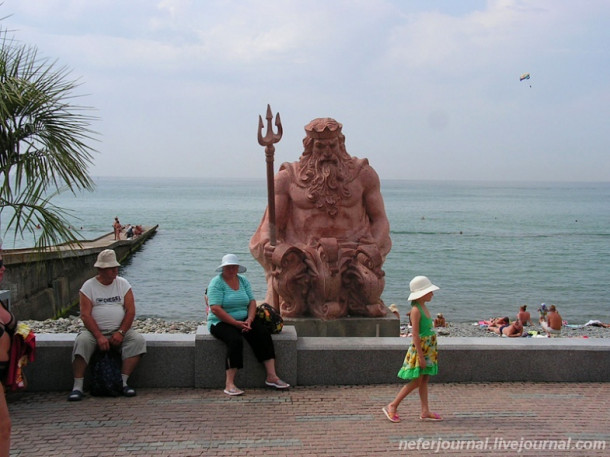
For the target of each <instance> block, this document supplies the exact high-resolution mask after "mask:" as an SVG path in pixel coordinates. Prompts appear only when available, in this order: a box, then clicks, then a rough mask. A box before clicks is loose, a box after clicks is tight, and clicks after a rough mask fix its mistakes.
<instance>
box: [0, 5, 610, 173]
mask: <svg viewBox="0 0 610 457" xmlns="http://www.w3.org/2000/svg"><path fill="white" fill-rule="evenodd" d="M7 16H8V17H7ZM0 18H4V19H2V20H1V21H0V25H1V26H2V28H3V29H5V30H6V29H8V30H9V31H10V33H11V34H12V36H13V37H14V38H15V39H16V40H18V41H19V42H22V43H24V44H28V45H33V46H35V47H36V48H37V50H38V56H39V57H41V58H46V59H49V63H53V65H55V66H57V67H62V66H65V67H67V68H69V69H70V75H69V78H70V79H72V80H78V81H79V82H80V86H79V87H78V88H77V89H76V91H75V92H74V94H75V95H78V97H77V98H76V99H75V100H74V101H73V103H76V104H78V105H82V106H88V107H93V108H94V109H95V110H94V115H95V116H96V120H95V121H93V122H92V124H91V128H92V129H93V130H94V131H95V132H97V135H96V141H92V142H91V143H90V145H91V147H93V148H94V149H95V150H96V152H95V154H94V159H93V164H92V165H91V167H90V170H89V171H90V174H91V175H92V176H93V177H96V176H116V177H193V178H212V177H213V178H254V179H259V178H260V179H264V177H265V170H266V165H265V155H264V148H263V147H261V146H260V145H259V144H258V141H257V132H258V116H259V115H262V116H263V118H264V117H265V113H266V109H267V104H270V106H271V109H272V111H273V113H274V114H275V113H276V112H279V113H280V117H281V121H282V126H283V130H284V134H283V137H282V139H281V141H280V142H279V143H277V144H276V152H275V170H277V169H278V167H279V164H280V163H282V162H286V161H289V162H291V161H295V160H297V159H298V158H299V156H300V155H301V152H302V150H303V147H302V140H303V137H304V135H305V132H304V129H303V127H304V126H305V125H306V124H307V123H309V122H310V121H311V120H312V119H314V118H318V117H332V118H334V119H336V120H337V121H339V122H341V123H342V124H343V133H344V134H345V136H346V146H347V151H348V152H349V153H350V154H351V155H353V156H357V157H366V158H368V159H369V162H370V164H371V165H372V166H373V168H374V169H375V170H376V171H377V173H378V174H379V176H380V177H381V179H382V180H383V179H408V180H421V179H425V180H430V179H432V180H486V181H487V180H491V181H545V182H547V181H548V182H551V181H609V180H610V158H608V152H609V148H610V129H609V128H608V120H609V119H610V27H608V24H610V2H608V1H607V0H579V1H573V0H489V1H475V0H459V1H456V0H447V1H443V0H410V1H403V0H395V1H391V0H330V1H329V0H308V1H297V0H242V1H236V0H205V1H196V0H160V1H159V0H158V1H154V0H129V1H125V0H3V3H2V4H0ZM526 72H527V73H530V75H531V78H530V79H529V80H525V81H522V82H521V81H519V76H520V75H521V74H523V73H526Z"/></svg>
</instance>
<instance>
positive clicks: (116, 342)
mask: <svg viewBox="0 0 610 457" xmlns="http://www.w3.org/2000/svg"><path fill="white" fill-rule="evenodd" d="M93 266H94V267H95V268H97V276H95V277H93V278H90V279H88V280H87V281H85V283H84V284H83V286H82V288H81V290H80V317H81V319H82V321H83V324H84V326H85V330H83V331H82V332H81V333H79V334H78V336H77V337H76V340H75V342H74V349H73V351H72V370H73V372H74V387H73V389H72V392H71V393H70V395H69V396H68V400H69V401H79V400H81V399H82V398H83V381H84V377H85V370H86V369H87V365H88V363H89V360H90V358H91V355H92V354H93V352H94V351H95V350H96V349H98V350H100V351H108V350H110V349H111V348H114V349H117V350H120V352H121V355H122V360H123V362H122V366H121V375H122V377H123V395H125V396H126V397H133V396H135V395H136V391H135V390H134V389H133V388H132V387H130V386H128V385H127V379H128V378H129V375H130V374H131V373H132V372H133V370H134V369H135V367H136V365H137V364H138V362H139V361H140V357H141V356H142V354H145V353H146V340H145V339H144V337H143V336H142V335H140V334H139V333H137V332H136V331H135V330H133V329H132V328H131V325H132V323H133V320H134V318H135V315H136V305H135V299H134V296H133V292H132V290H131V285H130V284H129V282H127V280H126V279H123V278H121V277H120V276H118V273H119V262H117V260H116V254H115V252H114V251H113V250H112V249H106V250H104V251H102V252H100V253H99V255H98V257H97V262H95V264H94V265H93Z"/></svg>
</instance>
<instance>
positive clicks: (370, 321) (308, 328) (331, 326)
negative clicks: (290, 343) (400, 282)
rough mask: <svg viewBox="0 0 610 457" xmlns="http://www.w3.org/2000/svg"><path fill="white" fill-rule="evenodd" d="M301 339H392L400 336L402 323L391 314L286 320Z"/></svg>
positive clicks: (285, 322) (285, 323)
mask: <svg viewBox="0 0 610 457" xmlns="http://www.w3.org/2000/svg"><path fill="white" fill-rule="evenodd" d="M284 325H292V326H294V327H295V329H296V331H297V335H299V337H377V336H379V337H392V336H400V321H399V320H398V318H397V317H396V316H395V315H394V314H392V313H389V315H387V316H385V317H343V318H340V319H333V320H326V321H325V320H321V319H317V318H313V317H296V318H284Z"/></svg>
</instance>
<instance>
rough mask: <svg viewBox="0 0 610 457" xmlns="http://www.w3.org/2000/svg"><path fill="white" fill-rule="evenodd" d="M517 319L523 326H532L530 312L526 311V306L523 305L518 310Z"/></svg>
mask: <svg viewBox="0 0 610 457" xmlns="http://www.w3.org/2000/svg"><path fill="white" fill-rule="evenodd" d="M517 319H519V320H520V321H521V322H522V323H523V325H534V324H532V316H531V315H530V312H529V311H527V305H523V306H521V307H520V308H519V312H518V313H517Z"/></svg>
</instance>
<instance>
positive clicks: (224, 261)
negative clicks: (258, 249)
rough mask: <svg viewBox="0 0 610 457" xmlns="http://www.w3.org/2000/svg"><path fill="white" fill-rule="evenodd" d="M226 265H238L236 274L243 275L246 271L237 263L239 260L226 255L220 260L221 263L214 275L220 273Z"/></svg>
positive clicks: (233, 256)
mask: <svg viewBox="0 0 610 457" xmlns="http://www.w3.org/2000/svg"><path fill="white" fill-rule="evenodd" d="M227 265H239V268H238V269H237V272H238V273H245V272H246V271H247V270H248V269H247V268H246V267H245V266H243V265H242V264H240V263H239V259H238V258H237V256H236V255H235V254H227V255H225V256H224V257H223V258H222V263H221V264H220V265H219V266H218V267H217V268H216V273H221V272H222V269H223V268H224V267H226V266H227Z"/></svg>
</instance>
